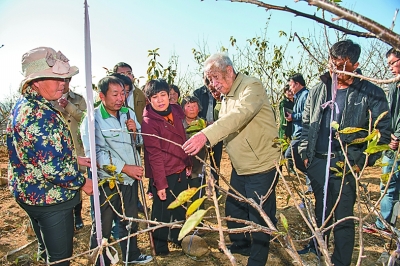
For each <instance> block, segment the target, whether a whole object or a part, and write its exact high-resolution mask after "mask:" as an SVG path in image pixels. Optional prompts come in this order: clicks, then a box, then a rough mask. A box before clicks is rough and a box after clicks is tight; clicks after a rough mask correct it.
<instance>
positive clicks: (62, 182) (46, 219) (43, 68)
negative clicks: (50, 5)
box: [7, 47, 92, 265]
mask: <svg viewBox="0 0 400 266" xmlns="http://www.w3.org/2000/svg"><path fill="white" fill-rule="evenodd" d="M22 73H23V75H24V76H25V79H24V80H23V81H22V83H21V88H20V92H21V93H22V96H21V97H20V98H19V99H18V100H17V102H16V104H15V106H14V107H13V110H12V111H11V115H10V118H9V121H8V126H7V147H8V150H9V167H8V179H9V188H10V190H11V192H12V193H13V195H14V197H15V199H16V201H17V203H18V204H19V205H20V206H21V207H22V208H23V209H24V210H25V211H26V212H27V214H28V215H29V218H30V220H31V222H32V226H33V229H34V231H35V234H36V237H37V239H38V243H39V245H38V249H39V256H38V259H39V260H40V259H42V260H44V261H46V260H47V262H55V261H59V260H62V259H66V258H69V257H71V256H72V248H73V235H74V218H73V209H74V206H75V205H76V204H78V203H79V201H80V196H79V194H80V193H79V191H80V190H81V189H82V190H83V191H85V192H86V193H87V194H88V195H90V194H91V193H92V181H91V180H90V179H86V178H85V177H84V176H83V175H82V173H80V172H79V171H78V163H79V164H81V165H84V166H88V167H90V160H89V159H87V158H82V157H80V158H77V156H76V153H75V150H74V145H73V142H72V136H71V133H70V131H69V128H68V125H67V124H66V123H65V120H64V119H63V117H62V115H61V114H60V113H59V112H58V111H56V110H55V109H54V108H53V106H52V104H51V103H50V101H55V100H58V99H59V98H60V97H61V96H62V94H63V90H64V86H65V79H67V78H71V77H72V76H73V75H75V74H77V73H78V68H77V67H70V66H69V63H68V59H67V58H66V57H65V56H64V55H63V54H62V53H61V52H60V51H59V52H57V53H56V52H55V51H54V50H53V49H52V48H48V47H39V48H36V49H32V50H30V51H28V52H27V53H25V54H24V55H23V56H22ZM69 264H70V263H69V261H65V262H62V263H57V264H55V265H69Z"/></svg>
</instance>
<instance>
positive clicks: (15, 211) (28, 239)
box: [0, 147, 394, 266]
mask: <svg viewBox="0 0 400 266" xmlns="http://www.w3.org/2000/svg"><path fill="white" fill-rule="evenodd" d="M0 166H1V177H4V178H5V177H6V176H7V150H6V148H5V147H0ZM230 171H231V164H230V161H229V157H228V156H227V154H226V153H225V152H224V154H223V159H222V165H221V173H222V174H223V175H224V176H226V177H229V175H230ZM379 174H380V169H378V168H369V169H367V171H366V176H365V177H364V178H363V181H364V184H366V185H368V189H369V191H370V194H371V199H372V201H373V202H375V201H376V200H377V199H378V198H379V178H378V177H379ZM284 175H285V177H286V179H287V180H289V184H290V186H291V187H292V188H293V186H296V187H297V188H301V189H304V190H305V189H306V187H305V185H299V183H298V182H297V178H294V177H293V176H291V177H289V176H288V175H287V173H286V171H284ZM147 182H148V180H147V178H144V183H145V187H146V185H147ZM222 186H223V187H225V188H227V186H226V185H225V184H222ZM276 196H277V207H278V213H277V217H278V219H279V217H280V213H282V214H284V216H285V217H286V218H287V221H288V224H289V233H290V234H291V236H292V237H293V239H294V240H299V239H304V238H307V237H308V236H309V235H310V231H309V230H308V228H307V227H306V225H305V223H304V221H303V220H302V218H301V216H300V214H299V213H298V211H297V209H296V207H295V204H300V202H301V200H300V197H299V196H298V195H296V197H295V199H293V198H290V199H288V192H287V191H286V189H285V187H284V185H283V182H282V180H280V181H279V183H278V185H277V188H276ZM307 197H309V198H310V199H312V196H307ZM151 202H152V201H151V200H150V199H148V200H147V203H148V205H149V207H151ZM224 202H225V198H222V199H221V200H220V206H219V207H220V211H221V213H222V215H224ZM0 203H1V209H0V265H36V264H35V263H34V256H35V255H34V254H35V251H36V250H37V242H36V241H35V237H34V236H33V235H32V231H31V230H30V228H29V226H28V224H29V220H28V217H27V215H26V214H25V212H24V211H23V210H22V209H21V208H20V207H19V206H18V204H17V203H16V202H15V201H14V199H13V197H12V196H11V194H10V192H9V190H8V188H7V186H6V185H2V186H0ZM207 204H209V205H211V203H207ZM207 204H206V206H207ZM83 206H84V207H83V221H84V224H85V226H84V228H83V229H81V230H79V231H76V232H75V237H74V255H76V254H80V253H83V252H85V251H87V250H88V243H89V235H90V224H91V218H90V214H89V209H90V206H89V199H88V197H87V196H84V205H83ZM362 212H363V214H366V213H367V208H366V207H365V205H362ZM357 213H358V212H357V209H355V214H357ZM139 216H141V217H142V218H144V217H143V215H142V214H139ZM374 219H375V217H374V216H372V217H371V218H370V219H369V222H373V221H374ZM214 222H215V221H214ZM139 226H140V228H145V227H146V225H145V224H140V225H139ZM358 226H359V225H358V224H356V232H358ZM278 229H279V230H280V231H282V232H283V231H284V228H283V227H282V224H281V223H278ZM202 238H203V239H204V240H205V241H206V242H207V244H208V246H209V250H210V252H209V253H208V254H207V255H205V256H203V257H200V258H197V259H193V258H190V257H189V256H187V255H185V254H184V253H183V252H182V250H181V249H177V248H174V247H172V246H171V248H170V250H171V253H170V254H169V255H168V256H164V257H159V256H157V257H156V261H157V263H156V262H154V261H153V262H151V263H148V264H146V265H149V266H153V265H163V266H164V265H174V266H186V265H202V266H208V265H210V266H211V265H230V263H229V260H228V259H227V257H226V256H225V255H224V254H223V253H220V252H219V251H218V239H219V238H218V233H217V232H207V233H204V234H203V235H202ZM332 238H333V237H332ZM363 238H364V247H365V252H364V255H365V258H364V259H363V261H362V265H382V263H378V262H377V260H378V259H379V257H380V255H381V253H382V252H383V251H384V247H385V246H386V247H389V246H390V243H391V242H390V240H389V239H385V238H383V237H382V236H379V235H369V234H363ZM225 239H226V241H227V243H229V238H228V237H226V238H225ZM331 241H332V239H331ZM358 243H359V242H358V236H357V237H356V245H355V248H354V253H353V264H355V263H356V262H357V256H358V252H359V245H358ZM304 244H305V243H304V242H301V241H295V245H296V246H297V248H298V249H300V248H301V247H302V246H303V245H304ZM25 245H26V247H24V248H21V247H23V246H25ZM138 246H139V248H140V249H141V250H142V252H143V253H145V254H151V251H150V247H149V241H148V235H147V234H141V235H140V236H139V237H138ZM332 246H333V245H330V247H331V248H330V252H332ZM391 246H392V248H393V246H394V243H393V241H392V243H391ZM18 248H21V249H20V250H19V251H17V252H15V250H17V249H18ZM10 253H12V254H11V255H10ZM119 254H121V253H120V252H119ZM120 256H121V255H120ZM234 256H235V258H236V260H237V264H238V265H246V264H247V257H245V256H242V255H238V254H234ZM302 258H303V260H304V261H305V262H306V263H307V264H308V265H318V259H317V257H316V256H315V255H314V254H307V255H302ZM71 264H72V265H89V260H88V258H87V257H86V256H85V255H83V256H81V257H79V258H76V259H74V260H73V261H72V263H71ZM118 265H123V264H122V262H121V260H120V262H119V264H118ZM267 265H294V264H293V263H292V260H291V258H290V257H289V256H288V255H287V254H286V252H285V250H284V249H283V248H282V247H281V246H280V244H279V243H275V242H271V245H270V253H269V258H268V263H267ZM321 265H325V264H324V263H323V262H322V264H321Z"/></svg>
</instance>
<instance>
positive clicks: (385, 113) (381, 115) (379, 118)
mask: <svg viewBox="0 0 400 266" xmlns="http://www.w3.org/2000/svg"><path fill="white" fill-rule="evenodd" d="M388 112H389V111H385V112H383V113H382V114H380V115H379V116H378V118H377V119H376V121H375V123H374V128H376V126H377V125H378V123H379V121H381V119H382V118H383V117H384V116H385V115H387V113H388Z"/></svg>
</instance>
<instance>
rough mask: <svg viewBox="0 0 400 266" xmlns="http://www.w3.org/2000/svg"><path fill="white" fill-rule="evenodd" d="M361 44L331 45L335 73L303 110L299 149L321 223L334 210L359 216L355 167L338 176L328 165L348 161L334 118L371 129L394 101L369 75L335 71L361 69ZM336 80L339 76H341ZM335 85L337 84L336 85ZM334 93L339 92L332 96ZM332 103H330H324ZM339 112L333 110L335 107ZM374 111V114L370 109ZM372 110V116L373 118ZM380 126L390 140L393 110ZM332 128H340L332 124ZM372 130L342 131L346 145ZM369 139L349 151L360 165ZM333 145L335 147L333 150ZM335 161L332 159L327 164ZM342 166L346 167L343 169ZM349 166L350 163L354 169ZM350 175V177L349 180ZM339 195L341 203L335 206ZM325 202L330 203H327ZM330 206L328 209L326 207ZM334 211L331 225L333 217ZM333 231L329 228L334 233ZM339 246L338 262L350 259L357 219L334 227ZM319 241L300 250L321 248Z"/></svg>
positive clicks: (334, 259)
mask: <svg viewBox="0 0 400 266" xmlns="http://www.w3.org/2000/svg"><path fill="white" fill-rule="evenodd" d="M360 53H361V47H360V46H359V45H358V44H355V43H353V42H352V41H351V40H345V41H340V42H337V43H335V44H334V45H333V46H332V48H331V50H330V55H329V56H330V58H329V63H330V69H331V70H330V73H326V74H325V75H323V76H322V77H321V82H320V83H319V84H317V85H316V86H315V87H314V88H313V89H311V90H310V93H309V96H308V99H307V102H306V107H305V109H304V113H303V131H302V134H301V137H300V145H299V153H300V155H301V158H302V159H303V161H304V165H305V166H306V167H307V174H308V177H309V178H310V180H311V186H312V188H313V192H314V196H315V215H316V220H317V226H318V227H321V225H322V223H323V222H324V220H325V219H326V218H328V217H329V215H330V213H331V211H333V212H334V217H335V220H340V219H343V218H346V217H349V216H353V208H354V203H355V201H356V181H355V179H354V177H353V176H352V174H351V173H349V174H346V175H345V176H344V177H343V174H341V175H340V176H336V175H335V172H333V171H331V170H329V169H328V173H329V174H328V176H327V177H325V174H323V173H325V172H326V169H327V168H328V167H331V168H332V167H335V168H338V166H337V162H343V161H344V155H343V152H342V149H341V148H340V144H339V141H338V140H337V139H335V138H334V136H335V134H334V133H335V132H331V128H330V125H331V122H332V121H331V120H334V121H336V122H337V123H338V125H339V130H342V129H344V128H347V127H359V128H364V129H367V130H368V127H369V126H370V124H371V123H372V125H373V124H374V122H375V121H376V120H377V118H378V117H379V115H381V114H382V113H384V112H386V111H388V103H387V100H386V96H385V93H384V92H383V90H382V89H381V88H379V87H377V86H375V85H374V84H372V83H371V82H369V81H366V80H360V79H359V78H355V77H353V76H349V75H346V74H335V73H333V72H332V69H337V70H345V71H347V72H353V71H355V70H356V69H357V67H358V65H359V63H358V62H357V61H358V58H359V56H360ZM336 79H337V83H336V86H335V85H333V86H332V83H333V81H336ZM331 88H332V89H331ZM332 95H333V97H332ZM325 106H326V108H324V107H325ZM330 107H333V110H335V112H334V113H333V114H332V117H333V119H332V118H331V111H332V109H331V108H330ZM369 112H370V113H371V114H370V113H369ZM370 115H371V118H372V120H370ZM376 128H377V129H378V130H379V132H380V133H381V137H380V139H379V141H378V144H387V143H389V142H390V115H385V116H384V117H383V118H382V119H381V120H380V122H379V123H378V124H377V126H376ZM332 131H334V130H333V129H332ZM367 134H368V133H367V132H366V131H358V132H356V133H352V134H340V139H341V141H342V142H343V145H348V144H350V143H351V142H352V141H353V140H355V139H357V138H363V137H366V135H367ZM366 145H367V144H366V142H364V143H360V144H353V145H350V146H347V149H348V150H347V156H348V159H349V161H350V164H351V167H352V168H353V169H355V171H357V169H361V168H362V167H363V165H364V163H365V158H366V155H365V154H364V153H363V152H364V151H365V149H366ZM330 150H331V152H330ZM379 157H380V154H372V155H370V156H369V158H368V162H367V165H372V164H374V162H375V160H376V159H378V158H379ZM329 161H330V165H327V164H328V162H329ZM338 170H339V171H340V172H342V171H343V170H342V169H338ZM348 170H349V166H347V165H346V166H345V170H344V171H345V172H348ZM343 178H344V180H343ZM326 179H327V180H329V181H328V184H327V192H326V193H327V196H326V205H325V204H324V203H325V200H324V185H325V182H326V181H325V180H326ZM338 199H339V201H338V203H337V206H335V209H334V210H333V206H334V205H335V204H336V201H337V200H338ZM324 205H325V206H324ZM324 210H325V213H324ZM332 220H333V219H332V217H329V222H328V223H327V226H329V225H330V224H331V223H332ZM329 233H330V231H327V232H326V237H329ZM334 236H335V249H334V252H333V255H332V258H331V260H332V263H333V264H335V266H339V265H350V263H351V257H352V253H353V248H354V236H355V230H354V220H353V219H348V220H345V221H343V222H341V223H339V224H338V225H336V226H335V227H334ZM313 243H314V242H313V241H311V242H310V244H308V245H307V246H306V247H305V249H303V250H301V251H299V253H300V254H304V253H307V252H310V251H312V252H315V250H316V249H315V246H314V245H313Z"/></svg>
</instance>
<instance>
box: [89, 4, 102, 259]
mask: <svg viewBox="0 0 400 266" xmlns="http://www.w3.org/2000/svg"><path fill="white" fill-rule="evenodd" d="M85 76H86V101H87V103H88V104H87V114H86V115H87V121H88V129H89V132H88V133H89V146H90V158H91V171H92V181H93V201H94V206H93V207H94V208H93V209H94V218H95V223H96V236H97V245H98V246H99V247H100V246H101V242H102V238H103V237H102V233H101V218H100V217H101V216H100V199H99V189H98V182H97V168H96V167H97V166H96V161H97V160H96V145H95V142H94V141H95V134H94V99H93V89H92V52H91V45H90V23H89V11H88V4H87V0H85ZM100 265H101V266H103V265H104V258H103V255H102V254H100Z"/></svg>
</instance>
